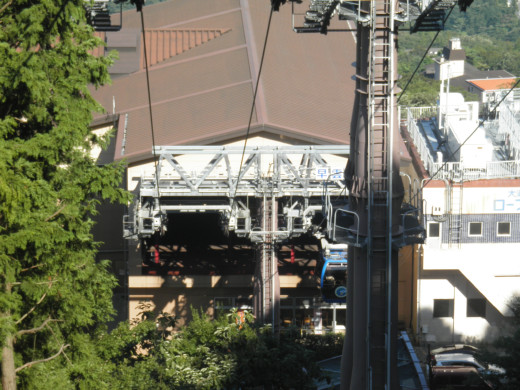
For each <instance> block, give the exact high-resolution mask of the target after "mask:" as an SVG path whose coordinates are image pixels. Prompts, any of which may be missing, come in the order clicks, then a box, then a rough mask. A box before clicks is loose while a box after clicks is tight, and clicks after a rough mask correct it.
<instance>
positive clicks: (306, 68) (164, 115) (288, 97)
mask: <svg viewBox="0 0 520 390" xmlns="http://www.w3.org/2000/svg"><path fill="white" fill-rule="evenodd" d="M269 11H270V2H269V1H267V0H265V1H258V0H255V1H247V0H219V1H214V0H175V1H168V2H163V3H159V4H156V5H150V6H147V7H145V8H144V17H145V26H146V28H147V29H150V32H151V31H156V32H161V34H162V35H161V34H159V33H157V34H150V44H149V45H148V46H150V49H149V50H151V52H150V53H154V52H155V53H157V54H153V55H152V54H150V57H153V58H155V60H154V62H153V63H154V65H153V66H150V68H149V76H150V89H151V99H152V113H153V125H154V133H155V143H156V144H157V145H188V144H199V145H204V144H207V145H209V144H219V143H224V142H227V141H229V140H231V139H241V138H244V137H245V134H246V130H247V127H248V122H249V117H250V114H251V107H252V100H253V93H254V88H255V85H256V76H257V74H258V72H259V67H260V60H261V56H262V49H263V45H264V39H265V36H266V29H267V22H268V18H269ZM341 23H342V24H341V26H342V27H343V28H346V27H347V24H346V22H341ZM123 26H124V27H125V28H126V29H127V31H129V30H132V29H134V30H138V29H139V28H140V26H141V25H140V16H139V14H138V13H137V12H135V10H134V11H133V12H132V11H130V12H125V13H124V14H123ZM210 30H213V31H220V32H221V33H220V35H215V36H214V37H213V39H209V36H208V40H207V41H206V42H205V43H204V44H201V45H197V42H198V41H197V39H194V40H191V41H189V42H188V44H187V45H185V44H184V42H187V40H186V41H185V40H184V37H185V36H187V35H188V33H187V32H188V31H197V32H202V31H210ZM181 31H183V33H182V35H183V46H182V47H183V48H184V49H189V50H182V51H181V52H178V51H177V50H175V53H176V55H174V56H173V53H174V52H173V51H170V52H169V53H166V51H163V52H162V54H159V53H158V51H155V49H153V48H154V47H155V46H154V45H158V44H159V46H160V42H161V40H162V41H163V42H165V41H166V40H167V39H168V38H166V37H167V36H168V35H169V36H170V38H171V37H172V36H175V37H176V38H178V37H179V36H180V34H181V33H180V32H181ZM184 32H186V33H184ZM185 34H186V35H185ZM189 34H192V33H189ZM190 36H191V35H190ZM196 36H197V35H196V34H195V37H196ZM139 42H140V41H139ZM199 42H201V43H202V42H203V38H202V35H201V36H200V40H199ZM355 53H356V47H355V42H354V35H353V34H352V33H351V32H336V33H332V32H331V33H329V34H328V35H321V34H297V33H295V32H294V31H293V30H292V19H291V7H290V6H284V7H281V8H280V12H277V13H274V15H273V18H272V24H271V29H270V32H269V37H268V42H267V48H266V52H265V59H264V64H263V67H262V73H261V77H260V83H259V88H258V94H257V98H256V109H255V110H254V112H253V115H252V121H251V130H250V134H251V135H253V134H260V133H261V134H263V135H266V136H270V137H273V138H274V139H278V140H280V139H285V140H291V142H294V143H300V144H348V142H349V136H348V134H349V126H350V117H351V112H352V106H353V101H354V85H355V82H354V77H353V76H354V74H355V60H356V58H355ZM154 56H155V57H154ZM141 57H142V56H141ZM93 93H94V97H95V98H96V99H97V100H98V101H99V102H100V103H101V104H102V105H103V106H104V107H105V108H106V110H107V111H108V112H109V113H112V107H113V106H112V104H113V99H115V113H119V114H121V120H120V125H119V131H118V134H117V140H116V141H117V144H116V158H121V157H126V158H127V159H128V161H129V162H132V161H138V160H140V159H142V158H146V157H150V156H151V148H152V142H151V130H150V116H149V109H148V96H147V86H146V74H145V72H144V70H137V71H135V72H134V73H131V74H129V75H126V76H121V77H118V78H117V79H115V80H114V81H113V84H112V85H110V86H105V87H103V88H101V89H99V90H97V91H94V92H93ZM126 116H127V118H128V120H127V121H126V122H125V118H126ZM124 123H126V130H125V131H123V129H124V125H123V124H124ZM123 138H125V140H124V141H125V145H126V146H125V152H124V156H122V155H121V150H122V148H121V146H122V144H123Z"/></svg>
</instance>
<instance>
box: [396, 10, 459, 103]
mask: <svg viewBox="0 0 520 390" xmlns="http://www.w3.org/2000/svg"><path fill="white" fill-rule="evenodd" d="M454 7H455V5H453V6H452V7H451V9H450V12H448V15H447V16H446V18H445V19H444V22H443V23H446V21H447V20H448V18H449V17H450V15H451V12H452V11H453V8H454ZM440 32H441V30H438V31H437V33H436V34H435V36H434V37H433V39H432V41H431V42H430V45H429V46H428V48H427V49H426V51H425V52H424V55H423V56H422V58H421V61H419V64H418V65H417V67H416V68H415V70H414V71H413V74H412V76H411V77H410V79H409V80H408V82H407V83H406V85H405V87H404V88H403V90H402V91H401V94H400V95H399V98H398V99H397V103H399V101H400V100H401V98H402V97H403V95H404V93H405V91H406V89H407V88H408V86H409V85H410V83H411V82H412V80H413V78H414V76H415V74H416V73H417V71H418V70H419V67H420V66H421V64H422V63H423V61H424V59H425V58H426V56H427V55H428V52H429V51H430V48H431V47H432V45H433V43H434V42H435V40H436V39H437V37H438V36H439V34H440Z"/></svg>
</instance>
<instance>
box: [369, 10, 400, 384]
mask: <svg viewBox="0 0 520 390" xmlns="http://www.w3.org/2000/svg"><path fill="white" fill-rule="evenodd" d="M371 3H372V4H371V8H370V13H371V17H370V19H371V21H372V23H371V28H370V57H369V70H368V83H369V84H368V106H369V107H368V120H369V127H368V143H369V156H368V165H369V166H368V187H369V189H368V193H369V207H368V217H369V224H370V225H371V227H369V229H368V231H369V232H370V233H369V237H368V259H369V262H370V267H371V270H370V272H369V275H370V286H369V291H370V295H369V296H370V298H369V300H370V304H369V307H370V312H371V314H370V318H371V320H370V322H369V323H370V328H371V330H370V331H369V332H370V334H369V340H370V353H369V361H370V362H371V369H370V371H371V376H372V378H370V379H369V380H370V381H371V382H373V384H374V385H375V386H376V387H375V388H380V387H379V385H383V384H385V383H386V382H388V380H389V379H388V378H389V375H390V374H389V373H388V372H387V371H388V366H386V367H385V364H384V362H385V361H387V360H388V359H389V356H388V353H389V351H390V346H389V342H390V341H389V340H390V337H391V336H390V334H389V333H390V328H389V323H390V320H389V313H390V304H389V299H390V297H389V293H390V290H389V287H390V283H389V281H390V279H391V275H390V268H389V265H390V264H391V262H392V161H391V155H392V150H391V144H392V142H393V135H392V134H393V131H394V129H393V126H394V82H395V77H394V66H395V63H394V62H395V58H394V53H395V41H394V39H395V36H394V31H395V26H394V15H395V11H396V10H395V6H394V5H395V0H383V1H377V2H376V1H373V0H372V2H371ZM382 221H385V225H384V226H379V225H381V222H382ZM386 385H387V386H389V383H386ZM381 388H382V387H381Z"/></svg>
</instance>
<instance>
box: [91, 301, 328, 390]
mask: <svg viewBox="0 0 520 390" xmlns="http://www.w3.org/2000/svg"><path fill="white" fill-rule="evenodd" d="M241 318H242V317H240V316H239V315H238V312H237V311H236V310H233V311H231V312H229V313H228V314H227V315H225V316H221V317H219V318H218V319H215V320H211V319H210V318H209V317H208V316H206V315H204V314H203V313H201V312H198V311H193V320H192V321H191V322H190V323H189V324H188V325H187V326H185V327H183V328H182V329H181V330H180V331H179V332H178V333H175V334H174V333H172V332H171V329H172V327H171V325H172V323H173V319H172V318H171V317H169V316H168V315H166V314H164V313H163V314H162V315H161V316H159V319H162V325H161V324H160V322H159V323H155V322H154V321H153V320H152V319H151V318H149V317H148V316H144V317H143V320H142V321H139V322H138V323H135V324H133V326H131V325H130V324H128V323H122V324H120V325H119V327H118V328H117V329H115V330H114V331H113V332H111V333H110V334H108V335H106V337H104V338H102V339H101V340H100V343H99V350H100V354H101V355H102V356H103V360H104V363H103V365H104V366H105V367H110V375H109V376H108V378H110V380H111V381H112V383H110V388H111V389H128V388H130V389H148V388H155V389H239V388H241V389H252V388H258V387H262V386H265V388H276V389H291V388H293V389H294V388H297V389H312V388H314V387H315V385H314V382H313V379H317V378H319V377H320V374H319V369H318V367H317V365H316V364H315V355H314V353H313V352H312V351H311V350H309V349H307V348H305V347H303V346H302V345H301V343H299V342H298V340H295V339H294V337H291V336H290V335H289V336H285V335H282V336H280V338H277V337H275V336H274V335H273V334H272V333H271V330H270V327H258V326H256V325H254V318H253V316H252V315H251V314H250V313H247V312H246V313H245V316H244V317H243V320H241ZM165 325H166V326H165Z"/></svg>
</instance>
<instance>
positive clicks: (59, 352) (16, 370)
mask: <svg viewBox="0 0 520 390" xmlns="http://www.w3.org/2000/svg"><path fill="white" fill-rule="evenodd" d="M68 347H70V344H64V345H62V346H61V347H60V350H59V351H58V352H56V353H55V354H54V355H52V356H49V357H48V358H45V359H40V360H33V361H32V362H27V363H25V364H24V365H23V366H20V367H18V368H16V369H15V370H14V372H19V371H21V370H23V369H24V368H27V367H31V366H34V365H35V364H38V363H44V362H48V361H50V360H52V359H56V358H57V357H58V356H60V355H61V354H62V353H64V351H65V349H66V348H68Z"/></svg>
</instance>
